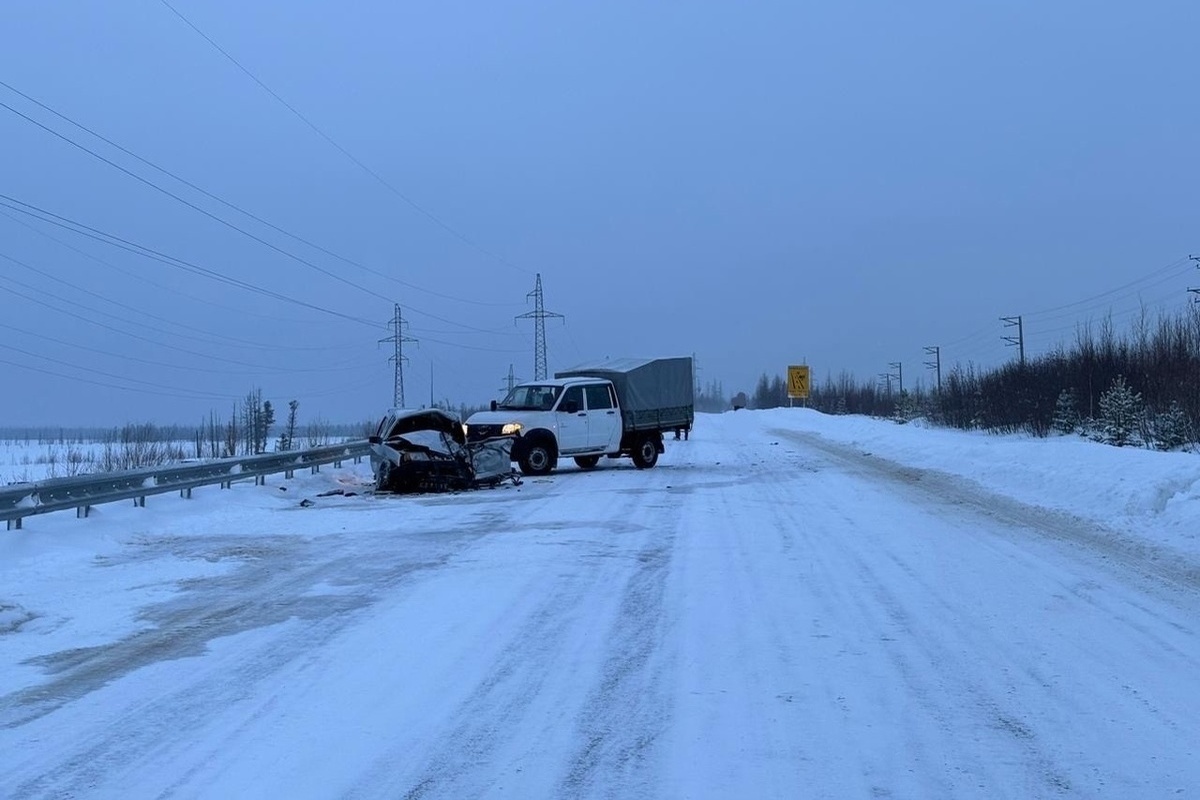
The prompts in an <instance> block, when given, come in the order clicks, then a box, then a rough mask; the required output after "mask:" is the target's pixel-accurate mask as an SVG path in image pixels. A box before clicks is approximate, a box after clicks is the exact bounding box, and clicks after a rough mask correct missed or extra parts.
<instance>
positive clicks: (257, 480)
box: [254, 475, 267, 486]
mask: <svg viewBox="0 0 1200 800" xmlns="http://www.w3.org/2000/svg"><path fill="white" fill-rule="evenodd" d="M254 485H255V486H266V485H267V476H266V475H255V476H254Z"/></svg>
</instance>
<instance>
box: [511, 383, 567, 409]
mask: <svg viewBox="0 0 1200 800" xmlns="http://www.w3.org/2000/svg"><path fill="white" fill-rule="evenodd" d="M561 392H562V387H561V386H536V385H531V386H516V387H514V388H513V390H512V391H511V392H509V393H508V397H506V398H504V400H503V401H501V402H500V403H499V404H498V406H497V407H498V408H512V409H522V410H535V411H549V410H550V409H551V408H553V407H554V401H555V400H557V399H558V395H559V393H561Z"/></svg>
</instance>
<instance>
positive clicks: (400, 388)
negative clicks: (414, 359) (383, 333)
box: [379, 303, 417, 408]
mask: <svg viewBox="0 0 1200 800" xmlns="http://www.w3.org/2000/svg"><path fill="white" fill-rule="evenodd" d="M388 324H389V325H391V326H392V335H391V336H389V337H387V338H386V339H380V340H379V342H380V344H382V343H383V342H391V343H392V344H393V345H395V352H394V353H393V354H392V355H391V356H389V357H388V361H389V362H391V363H392V364H393V365H394V366H395V374H394V376H393V380H394V384H393V387H392V405H393V406H394V407H395V408H404V365H405V364H406V363H407V362H408V357H407V356H405V355H404V343H405V342H414V343H415V342H416V341H417V340H416V339H414V338H412V337H411V336H406V335H405V333H404V328H405V326H406V325H408V320H406V319H404V315H403V312H402V309H401V308H400V304H399V303H396V307H395V314H394V316H393V317H392V319H391V321H390V322H388Z"/></svg>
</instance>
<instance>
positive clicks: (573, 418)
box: [554, 386, 588, 453]
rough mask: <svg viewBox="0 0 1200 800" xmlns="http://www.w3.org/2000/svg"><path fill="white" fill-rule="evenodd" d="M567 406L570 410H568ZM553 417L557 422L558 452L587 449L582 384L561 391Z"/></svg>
mask: <svg viewBox="0 0 1200 800" xmlns="http://www.w3.org/2000/svg"><path fill="white" fill-rule="evenodd" d="M568 408H571V409H572V410H571V411H570V412H568V411H567V409H568ZM554 417H555V422H556V423H557V424H558V452H560V453H579V452H583V451H585V450H587V449H588V412H587V406H586V405H584V402H583V387H582V386H571V387H569V388H568V389H567V390H566V391H565V392H563V396H562V399H561V400H559V401H558V410H557V411H555V413H554Z"/></svg>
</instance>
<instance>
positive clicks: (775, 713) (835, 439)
mask: <svg viewBox="0 0 1200 800" xmlns="http://www.w3.org/2000/svg"><path fill="white" fill-rule="evenodd" d="M867 453H869V455H867ZM1197 460H1198V459H1196V457H1195V456H1190V455H1185V454H1161V453H1150V452H1146V451H1137V450H1118V449H1116V448H1109V447H1104V446H1101V445H1096V444H1092V443H1086V442H1080V441H1069V440H1062V439H1054V440H1036V439H1028V438H1024V437H995V436H986V435H976V434H967V433H961V432H953V431H942V430H931V429H923V428H918V427H914V426H897V425H895V424H894V423H890V422H882V421H875V420H869V419H862V418H851V417H825V416H822V415H819V414H816V413H813V412H810V411H806V410H800V409H795V410H792V409H781V410H777V411H771V412H745V411H741V412H736V413H730V414H724V415H718V416H703V417H701V419H700V420H699V421H698V423H697V428H696V430H695V432H694V435H693V437H692V440H691V441H688V442H674V441H668V442H667V453H666V454H665V455H664V456H663V458H662V460H661V461H660V463H659V466H658V467H657V468H655V469H653V470H649V471H639V470H635V469H633V468H632V467H631V466H629V464H628V462H627V461H619V462H607V461H606V462H604V464H603V466H602V468H601V469H599V470H596V471H594V472H583V471H579V470H576V469H574V468H573V467H570V466H568V467H564V469H562V470H561V471H560V472H558V473H556V474H554V475H552V476H550V477H548V478H543V479H535V480H526V482H525V483H524V484H523V485H522V486H521V487H505V488H500V489H495V490H487V491H479V492H473V493H464V494H462V495H447V496H426V497H407V498H382V497H372V496H368V495H366V494H355V495H353V496H321V495H322V494H323V493H325V492H327V491H328V490H330V489H341V490H343V491H346V490H349V491H350V492H356V491H361V490H362V489H364V488H366V487H365V486H364V484H365V483H366V482H368V481H369V467H368V466H367V465H366V464H363V465H359V466H351V465H347V466H346V468H344V469H339V470H334V469H330V468H324V470H323V471H322V472H321V473H319V474H316V475H308V474H297V475H296V477H295V478H294V479H292V480H288V481H284V480H283V479H282V478H281V477H280V478H278V479H274V480H271V479H269V480H268V483H267V485H266V486H254V485H252V484H249V483H246V484H238V485H235V486H234V487H233V488H232V489H230V490H221V489H218V488H216V487H212V488H207V489H200V490H197V491H196V492H195V493H194V496H193V498H192V499H191V500H184V499H181V498H179V497H177V496H174V495H163V496H156V497H151V498H149V499H148V500H147V506H146V508H136V507H133V505H132V504H131V503H130V504H115V505H107V506H100V507H97V508H95V509H93V514H92V516H91V517H89V518H88V519H76V518H75V517H74V516H73V515H71V514H70V513H62V514H51V515H45V516H40V517H32V518H28V519H26V520H25V527H24V529H23V530H21V531H10V532H7V533H3V534H0V754H2V755H0V796H2V797H14V798H31V797H60V796H72V797H175V796H179V797H214V798H224V797H231V796H288V797H330V796H346V797H414V798H415V797H445V798H460V797H520V798H531V797H555V798H558V797H671V798H676V797H678V798H709V797H712V798H725V797H781V798H784V797H786V798H790V797H798V796H800V797H827V798H842V797H864V798H868V797H922V798H926V797H931V798H940V797H946V798H963V797H965V798H1003V797H1011V798H1036V797H1078V798H1093V797H1112V798H1122V799H1124V798H1161V797H1168V796H1169V797H1177V796H1178V797H1189V796H1193V795H1195V794H1196V792H1197V791H1200V753H1198V752H1197V749H1198V747H1200V742H1198V740H1197V738H1196V736H1195V730H1196V729H1195V720H1196V719H1197V718H1200V692H1197V691H1196V689H1195V686H1196V675H1198V674H1200V638H1198V637H1197V619H1200V613H1198V612H1200V547H1198V546H1197V544H1196V541H1195V538H1194V535H1193V534H1194V531H1195V530H1196V522H1197V519H1196V517H1197V511H1196V509H1195V508H1194V506H1195V505H1196V503H1195V495H1194V492H1195V486H1196V479H1197V477H1198V475H1197V466H1196V464H1195V463H1194V462H1195V461H1197ZM303 499H307V500H312V501H313V504H312V505H311V506H308V507H302V506H301V504H300V502H301V500H303Z"/></svg>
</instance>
